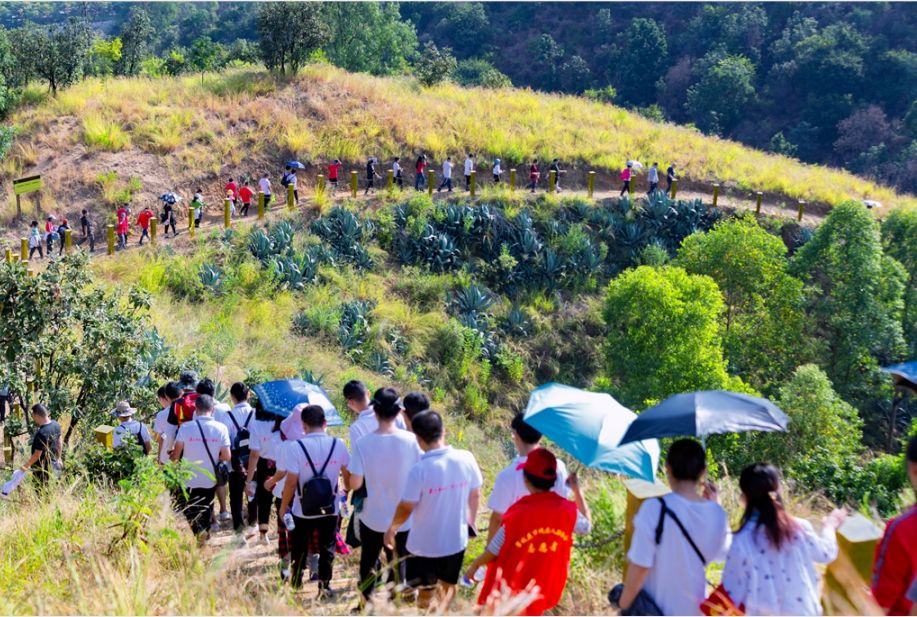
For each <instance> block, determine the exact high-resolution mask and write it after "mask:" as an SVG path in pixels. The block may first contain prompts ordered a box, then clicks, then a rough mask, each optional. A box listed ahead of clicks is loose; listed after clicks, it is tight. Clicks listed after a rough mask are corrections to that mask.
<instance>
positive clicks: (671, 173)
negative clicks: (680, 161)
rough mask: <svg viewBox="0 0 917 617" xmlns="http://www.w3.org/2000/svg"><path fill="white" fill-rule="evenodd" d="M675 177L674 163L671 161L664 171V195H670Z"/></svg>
mask: <svg viewBox="0 0 917 617" xmlns="http://www.w3.org/2000/svg"><path fill="white" fill-rule="evenodd" d="M676 179H677V178H676V176H675V163H672V164H671V165H669V168H668V169H667V170H666V171H665V181H666V187H665V192H666V195H669V196H670V197H671V195H672V182H674V181H675V180H676Z"/></svg>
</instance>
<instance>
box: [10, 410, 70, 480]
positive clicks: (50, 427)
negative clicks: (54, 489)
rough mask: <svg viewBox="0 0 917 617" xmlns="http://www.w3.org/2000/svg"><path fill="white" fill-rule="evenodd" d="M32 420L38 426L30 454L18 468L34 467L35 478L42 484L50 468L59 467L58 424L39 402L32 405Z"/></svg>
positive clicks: (49, 474)
mask: <svg viewBox="0 0 917 617" xmlns="http://www.w3.org/2000/svg"><path fill="white" fill-rule="evenodd" d="M32 421H33V422H35V424H36V426H38V430H36V431H35V434H34V435H33V436H32V456H31V457H30V458H29V460H28V462H26V464H25V465H23V466H22V467H20V469H22V471H28V470H29V469H32V468H34V475H35V480H36V481H37V482H38V483H39V485H40V486H44V485H45V484H46V483H47V482H48V478H49V477H50V476H51V470H52V469H60V468H61V456H60V454H61V447H60V434H61V431H60V424H58V423H57V422H55V421H54V420H52V419H51V414H50V413H48V408H47V407H45V406H44V405H41V404H38V405H33V406H32Z"/></svg>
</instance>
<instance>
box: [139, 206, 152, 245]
mask: <svg viewBox="0 0 917 617" xmlns="http://www.w3.org/2000/svg"><path fill="white" fill-rule="evenodd" d="M151 218H153V211H152V210H150V207H149V206H144V207H143V210H141V211H140V214H138V215H137V224H138V225H140V246H143V239H144V238H147V239H149V238H150V219H151Z"/></svg>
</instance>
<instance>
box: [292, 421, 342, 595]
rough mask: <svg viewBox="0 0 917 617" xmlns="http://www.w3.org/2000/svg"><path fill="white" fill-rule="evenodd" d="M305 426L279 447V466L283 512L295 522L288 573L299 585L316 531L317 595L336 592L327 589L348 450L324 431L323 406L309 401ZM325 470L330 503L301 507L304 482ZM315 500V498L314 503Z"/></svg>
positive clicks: (304, 489) (297, 585)
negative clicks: (302, 434)
mask: <svg viewBox="0 0 917 617" xmlns="http://www.w3.org/2000/svg"><path fill="white" fill-rule="evenodd" d="M302 421H303V428H304V429H305V431H306V436H305V437H303V438H302V439H299V440H296V441H289V442H286V443H285V444H284V445H283V453H282V454H281V456H280V461H279V462H278V464H277V470H278V471H283V472H286V478H285V485H284V488H283V500H282V502H281V505H280V510H281V512H284V513H286V512H288V511H290V512H292V514H293V520H294V523H295V527H294V529H293V530H292V534H291V541H292V546H291V557H292V564H291V565H292V570H293V571H292V577H291V579H290V583H291V584H292V586H293V588H294V589H299V588H300V587H302V578H303V572H304V570H305V568H306V557H307V555H308V552H309V542H310V541H311V540H312V536H313V532H315V531H317V532H318V545H319V557H318V597H319V599H325V598H330V597H333V596H334V593H333V592H332V591H331V577H332V575H333V564H334V550H335V540H336V533H337V521H338V514H339V508H340V500H339V499H338V478H339V477H342V478H343V480H344V484H345V485H346V484H347V483H348V481H349V473H348V471H347V465H348V464H349V463H350V455H349V454H348V452H347V446H346V444H344V442H343V441H342V440H340V439H338V438H337V437H332V436H331V435H328V434H327V433H326V432H325V429H326V428H327V426H328V423H327V421H326V420H325V410H324V409H322V408H321V407H319V406H318V405H307V406H306V407H305V408H304V409H303V410H302ZM321 476H324V477H325V478H327V481H328V482H329V483H330V488H331V491H332V495H331V503H328V504H321V512H320V513H311V512H308V511H305V512H304V511H303V502H302V497H303V495H304V492H305V493H306V494H308V489H306V488H305V486H306V484H307V483H309V482H310V481H311V480H312V479H313V478H316V477H318V478H321ZM312 505H315V504H312Z"/></svg>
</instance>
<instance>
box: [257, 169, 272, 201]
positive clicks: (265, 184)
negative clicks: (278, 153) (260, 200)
mask: <svg viewBox="0 0 917 617" xmlns="http://www.w3.org/2000/svg"><path fill="white" fill-rule="evenodd" d="M258 190H259V191H261V192H262V193H264V207H265V209H266V208H267V207H268V205H270V203H271V197H273V195H272V194H271V181H270V180H269V179H268V177H267V172H264V173H263V174H261V179H260V180H258Z"/></svg>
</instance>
